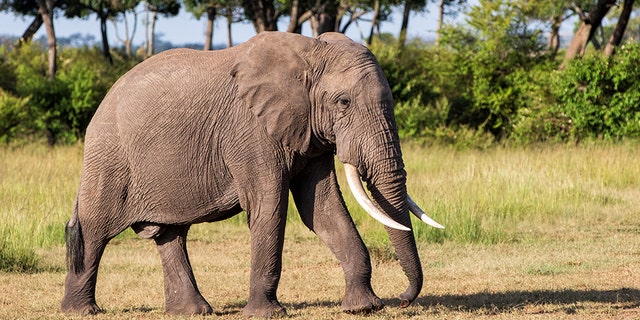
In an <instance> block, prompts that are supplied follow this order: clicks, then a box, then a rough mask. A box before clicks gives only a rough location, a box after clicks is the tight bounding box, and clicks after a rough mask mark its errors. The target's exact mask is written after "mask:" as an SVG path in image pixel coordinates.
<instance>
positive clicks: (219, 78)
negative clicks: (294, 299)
mask: <svg viewBox="0 0 640 320" xmlns="http://www.w3.org/2000/svg"><path fill="white" fill-rule="evenodd" d="M334 153H335V154H337V157H338V159H339V160H340V161H342V162H343V163H348V164H352V165H354V166H355V167H356V168H357V169H358V172H359V173H360V175H361V177H362V178H363V180H364V181H365V182H367V186H368V189H369V190H370V191H371V194H372V198H373V200H374V203H375V204H376V205H377V206H379V207H380V208H381V209H382V210H383V212H384V213H386V214H387V215H389V216H390V217H392V218H393V219H394V220H395V221H397V222H399V223H401V224H403V225H405V226H407V227H409V228H410V227H411V221H410V219H409V213H408V204H407V201H406V198H407V193H406V187H405V170H404V164H403V162H402V156H401V151H400V144H399V141H398V134H397V130H396V125H395V120H394V116H393V102H392V96H391V91H390V89H389V85H388V84H387V80H386V79H385V77H384V75H383V73H382V71H381V69H380V67H379V66H378V64H377V62H376V60H375V58H374V57H373V55H372V54H371V53H370V52H369V51H368V50H367V49H366V48H365V47H363V46H361V45H359V44H357V43H355V42H353V41H351V40H349V39H348V38H346V37H344V36H343V35H341V34H324V35H322V36H320V37H319V38H318V39H314V38H307V37H303V36H300V35H296V34H289V33H261V34H259V35H257V36H256V37H254V38H252V39H251V40H249V41H247V42H246V43H244V44H242V45H239V46H237V47H234V48H231V49H227V50H222V51H209V52H203V51H194V50H187V49H178V50H170V51H167V52H164V53H161V54H158V55H157V56H154V57H152V58H150V59H148V60H147V61H145V62H143V63H141V64H139V65H138V66H136V67H135V68H133V69H132V70H131V71H129V72H128V73H127V74H126V75H124V76H123V77H122V78H121V79H120V80H119V81H118V82H117V83H116V84H115V85H114V86H113V88H112V89H111V91H110V92H109V93H108V94H107V96H106V97H105V99H104V101H103V102H102V104H101V105H100V107H99V108H98V110H97V112H96V114H95V116H94V118H93V120H92V121H91V124H90V125H89V127H88V129H87V134H86V140H85V151H84V164H83V170H82V177H81V181H80V187H79V191H78V195H77V200H76V205H75V209H74V213H73V216H72V218H71V220H70V221H69V223H68V224H67V260H68V267H69V272H68V274H67V278H66V281H65V293H64V298H63V301H62V310H63V311H65V312H70V313H80V314H92V313H95V312H98V311H99V308H98V306H97V304H96V300H95V288H96V277H97V272H98V264H99V263H100V257H101V256H102V253H103V251H104V248H105V246H106V245H107V243H108V242H109V240H110V239H112V238H113V237H114V236H116V235H117V234H119V233H120V232H122V231H123V230H125V229H126V228H127V227H131V228H132V229H133V230H134V231H136V232H137V233H138V234H139V235H140V236H141V237H143V238H152V239H153V240H154V241H155V242H156V244H157V247H158V251H159V253H160V257H161V259H162V265H163V269H164V286H165V300H166V305H165V307H166V312H168V313H171V314H209V313H211V312H212V309H211V307H210V305H209V304H208V303H207V301H206V300H205V299H204V298H203V297H202V295H201V294H200V292H199V291H198V288H197V285H196V281H195V279H194V276H193V273H192V271H191V266H190V263H189V259H188V255H187V249H186V237H187V231H188V230H189V227H190V225H192V224H194V223H201V222H211V221H217V220H222V219H226V218H229V217H231V216H233V215H235V214H237V213H239V212H240V211H241V210H245V211H246V212H248V224H249V229H250V233H251V276H250V293H249V299H248V301H247V305H246V307H245V308H244V309H243V314H244V315H246V316H267V317H268V316H272V315H277V314H283V313H285V310H284V308H283V307H282V305H281V304H280V303H279V302H278V300H277V298H276V289H277V287H278V281H279V279H280V272H281V265H282V246H283V240H284V228H285V220H286V213H287V202H288V193H289V191H291V193H292V194H293V199H294V200H295V204H296V206H297V208H298V210H299V212H300V215H301V217H302V221H304V223H305V225H306V226H307V227H309V228H310V229H311V230H313V231H314V232H315V233H316V234H317V235H318V237H320V239H321V240H322V241H323V242H324V243H325V244H326V245H327V246H328V247H329V248H330V249H331V251H332V252H333V254H334V255H335V256H336V257H337V259H338V260H339V261H340V263H341V265H342V268H343V270H344V275H345V282H346V289H345V295H344V299H343V301H342V308H343V310H345V311H347V312H369V311H375V310H379V309H381V308H383V307H384V304H383V302H382V300H380V299H379V298H378V297H377V296H376V295H375V293H374V292H373V290H372V289H371V263H370V259H369V254H368V251H367V249H366V247H365V246H364V244H363V242H362V240H361V238H360V235H359V234H358V232H357V230H356V228H355V226H354V223H353V221H352V219H351V217H350V215H349V213H348V212H347V208H346V207H345V204H344V201H343V198H342V195H341V193H340V190H339V187H338V183H337V180H336V172H335V168H334V161H333V159H334ZM387 232H388V234H389V236H390V238H391V242H392V245H393V246H394V248H395V250H396V253H397V256H398V258H399V260H400V264H401V266H402V269H403V271H404V272H405V274H406V275H407V277H408V279H409V286H408V289H407V290H406V292H404V293H403V294H401V295H400V298H401V301H402V306H407V305H408V304H409V303H410V302H411V301H413V300H414V299H415V298H416V297H417V295H418V293H419V292H420V289H421V287H422V269H421V266H420V260H419V257H418V253H417V250H416V244H415V240H414V236H413V233H412V232H411V231H399V230H396V229H390V228H387Z"/></svg>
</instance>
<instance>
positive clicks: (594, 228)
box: [0, 143, 640, 319]
mask: <svg viewBox="0 0 640 320" xmlns="http://www.w3.org/2000/svg"><path fill="white" fill-rule="evenodd" d="M403 151H404V155H405V157H404V158H405V164H406V168H407V172H408V189H409V191H410V192H411V194H412V196H413V198H414V199H415V200H416V201H417V202H418V203H419V204H421V205H422V207H423V209H425V211H426V212H428V213H430V215H431V216H432V217H433V218H434V219H436V220H437V221H438V222H440V223H442V224H444V225H445V226H446V227H447V229H445V230H444V231H443V230H437V229H434V228H430V227H427V226H425V225H423V224H420V223H418V222H416V220H414V233H415V234H416V236H417V238H418V243H419V250H420V254H421V257H422V261H423V268H424V270H425V274H426V275H425V287H424V289H423V293H422V294H421V296H420V298H419V299H418V300H417V301H416V302H415V303H414V304H413V305H412V306H411V307H409V308H407V309H399V308H396V307H395V306H397V305H398V304H399V300H398V299H397V295H398V294H399V293H400V292H402V291H403V290H404V288H405V286H406V283H405V281H406V280H405V278H404V275H403V274H402V272H401V271H400V268H399V266H398V264H397V262H396V261H395V259H394V255H393V251H392V250H390V248H389V244H388V240H387V237H386V234H385V232H384V229H383V228H382V227H381V226H380V225H379V224H378V223H377V222H375V221H373V220H372V219H371V218H370V217H368V216H367V215H366V214H364V213H363V212H362V210H361V209H360V208H359V207H358V206H357V204H356V203H355V201H354V200H353V199H352V197H351V195H350V194H349V192H348V191H346V192H345V200H346V202H347V205H348V206H349V208H350V211H351V212H352V215H353V217H354V220H355V221H356V224H357V225H358V228H359V230H360V233H361V234H362V235H363V237H364V239H365V242H366V243H367V245H368V247H369V248H370V251H371V253H372V256H373V260H374V275H373V286H374V290H375V291H376V293H378V295H380V297H382V298H383V299H384V300H385V302H386V303H387V304H388V305H389V306H390V307H389V308H386V309H385V310H384V311H382V312H380V313H377V314H374V315H372V316H370V317H369V318H370V319H403V318H406V317H410V316H415V317H417V318H492V319H512V318H520V319H529V318H553V319H556V318H576V319H583V318H628V319H636V318H640V275H639V273H638V270H640V251H639V250H640V214H639V213H640V209H638V208H640V165H638V160H637V159H640V146H638V145H637V144H634V143H622V144H617V145H598V144H583V145H580V146H566V145H554V146H535V147H527V148H491V149H488V150H483V151H481V150H463V151H460V150H455V149H450V148H446V147H432V148H422V147H420V146H418V145H413V144H406V145H405V146H404V150H403ZM81 155H82V148H81V147H80V146H67V147H57V148H53V149H51V148H46V147H40V146H35V145H26V146H5V147H0V204H1V205H0V221H2V223H0V241H1V242H0V319H35V318H50V319H60V318H65V317H64V316H63V315H61V314H60V313H59V311H58V304H59V301H60V298H61V296H62V290H63V288H62V284H63V282H64V276H65V273H64V270H63V269H64V267H63V266H64V247H63V239H64V230H63V225H64V223H65V222H66V220H67V219H68V218H69V216H70V214H71V206H72V204H73V199H74V197H75V192H76V188H77V184H78V178H79V173H80V163H81ZM339 170H341V169H339ZM340 179H342V177H340ZM341 183H342V185H346V184H345V183H343V181H342V180H341ZM344 190H346V188H345V189H344ZM292 211H293V209H292ZM289 220H290V221H289V224H288V225H287V235H286V237H287V240H286V242H285V251H284V267H283V278H282V280H281V284H280V289H279V298H280V300H281V302H283V303H284V304H285V306H286V307H287V308H288V310H289V312H290V315H291V317H292V318H301V319H307V318H316V319H352V318H357V317H354V316H349V315H345V314H342V313H341V312H340V310H339V303H340V298H341V297H342V295H343V290H344V284H343V282H344V280H343V279H342V271H341V268H340V266H339V264H338V263H337V261H336V260H335V258H333V257H332V255H331V253H330V252H329V250H328V249H327V248H326V247H325V246H324V245H322V244H321V243H320V242H319V241H318V240H317V238H316V237H315V235H313V234H312V233H311V232H309V231H308V230H306V228H304V226H302V223H301V222H300V221H299V217H297V214H295V213H294V212H291V214H290V218H289ZM244 221H245V220H244V217H243V216H242V215H240V216H238V217H234V218H232V219H230V220H228V221H225V222H220V223H214V224H201V225H197V226H194V227H193V228H192V232H191V233H190V239H191V240H190V242H189V250H190V257H191V261H192V264H193V265H194V270H195V272H196V278H197V279H198V281H199V287H200V288H201V291H202V292H203V295H204V296H205V297H206V298H207V299H208V300H209V302H210V303H211V304H212V305H213V307H214V309H215V310H216V312H217V313H218V315H220V316H222V317H223V318H225V319H226V318H230V319H235V318H240V313H241V308H242V306H243V305H244V303H245V302H246V298H247V296H248V279H249V277H248V272H249V234H248V231H247V228H246V225H245V222H244ZM300 280H304V281H300ZM97 290H98V292H97V299H98V303H99V304H100V305H101V306H102V307H104V308H105V309H106V313H105V314H101V315H98V316H96V317H95V319H103V318H104V319H112V318H118V319H130V318H137V319H158V318H160V319H162V318H167V319H174V318H175V317H169V316H165V315H163V311H162V310H163V289H162V268H161V266H160V261H159V258H158V256H157V253H156V252H155V248H154V245H153V242H151V241H145V240H139V239H137V238H136V237H135V235H132V233H131V232H128V233H127V234H126V235H125V236H121V237H118V238H117V239H115V240H114V241H112V243H111V244H110V245H109V247H108V248H107V251H106V253H105V257H104V259H103V263H102V264H101V273H100V275H99V279H98V288H97ZM175 319H180V317H177V318H175Z"/></svg>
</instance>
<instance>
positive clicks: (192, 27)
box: [0, 4, 437, 46]
mask: <svg viewBox="0 0 640 320" xmlns="http://www.w3.org/2000/svg"><path fill="white" fill-rule="evenodd" d="M427 9H428V10H429V11H432V12H418V13H415V12H414V13H412V14H411V16H410V19H409V28H408V37H409V38H414V37H420V38H422V39H425V40H428V39H434V38H435V31H436V26H437V13H436V6H435V5H434V4H431V5H430V6H428V7H427ZM143 16H144V13H140V14H138V25H137V30H136V33H135V35H134V37H133V43H134V45H136V46H137V45H140V44H142V43H143V42H144V40H145V37H144V25H143V24H142V21H143ZM365 17H366V16H365ZM32 19H33V18H32V17H20V16H14V15H13V14H7V13H0V35H13V36H18V37H19V36H21V35H22V33H23V32H24V31H25V30H26V28H27V27H28V26H29V24H30V23H31V21H32ZM130 21H133V19H130ZM288 22H289V20H288V19H287V18H286V17H283V18H282V19H280V21H279V23H278V29H279V30H286V28H287V25H288ZM401 22H402V13H401V11H400V8H398V9H396V10H394V12H393V15H392V19H391V21H388V22H383V23H382V24H381V31H382V32H388V33H391V34H393V35H395V36H397V35H398V34H399V32H400V23H401ZM131 24H132V23H130V25H131ZM205 27H206V19H204V18H202V19H200V20H196V19H195V18H194V17H193V15H191V14H190V13H188V12H186V11H184V9H183V10H181V12H180V14H179V15H178V16H176V17H171V18H164V17H158V20H157V22H156V39H158V37H159V39H160V40H161V41H169V42H172V43H173V44H174V45H180V44H186V43H204V31H205ZM54 28H55V32H56V36H57V37H68V36H70V35H72V34H76V33H80V34H82V35H92V36H94V37H95V41H100V40H101V37H100V23H99V21H98V20H97V19H96V18H95V15H92V16H90V17H89V18H88V19H66V18H64V17H59V15H58V16H57V17H55V20H54ZM130 28H131V27H130ZM369 29H370V23H369V22H367V21H361V22H359V24H358V25H356V24H352V25H351V26H350V27H349V29H348V30H347V33H346V34H347V36H349V37H350V38H352V39H353V40H355V41H362V39H363V38H366V37H367V36H368V35H369ZM118 31H119V32H120V34H121V36H120V37H121V38H124V24H123V23H119V24H118ZM226 32H227V27H226V20H224V18H219V19H217V20H216V23H215V26H214V35H213V43H214V45H220V46H226V41H227V40H226V39H227V38H226V37H227V36H226ZM107 34H108V37H109V44H110V45H111V46H120V45H121V43H120V42H119V41H118V40H117V37H116V33H115V30H114V26H113V24H112V23H109V24H108V30H107ZM302 34H304V35H307V36H311V31H310V28H309V26H308V23H305V24H304V25H303V29H302ZM42 35H45V31H44V26H43V27H41V28H40V30H39V31H38V33H36V35H35V38H39V37H40V36H42ZM254 35H255V29H254V27H253V25H252V24H251V23H248V22H245V23H235V24H233V26H232V38H233V42H234V43H236V44H237V43H241V42H244V41H246V40H247V39H249V38H250V37H252V36H254Z"/></svg>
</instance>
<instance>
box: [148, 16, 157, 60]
mask: <svg viewBox="0 0 640 320" xmlns="http://www.w3.org/2000/svg"><path fill="white" fill-rule="evenodd" d="M157 19H158V11H153V10H152V11H151V21H150V22H149V24H150V26H149V29H150V30H149V43H148V44H147V57H151V56H152V55H153V54H154V53H155V48H154V47H155V40H156V20H157Z"/></svg>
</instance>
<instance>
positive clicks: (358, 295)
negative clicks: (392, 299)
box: [341, 290, 384, 314]
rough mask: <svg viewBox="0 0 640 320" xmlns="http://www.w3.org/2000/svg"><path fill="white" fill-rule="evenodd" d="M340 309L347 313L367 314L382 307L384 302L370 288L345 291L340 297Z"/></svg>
mask: <svg viewBox="0 0 640 320" xmlns="http://www.w3.org/2000/svg"><path fill="white" fill-rule="evenodd" d="M341 308H342V311H343V312H345V313H349V314H369V313H372V312H375V311H379V310H382V309H383V308H384V302H383V301H382V300H381V299H380V298H378V297H377V296H376V295H375V293H373V291H372V290H360V292H355V290H351V291H349V290H348V291H347V294H345V296H344V299H342V307H341Z"/></svg>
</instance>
